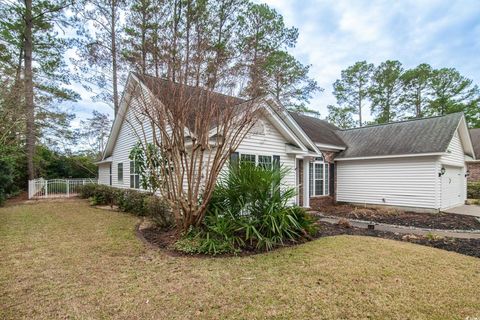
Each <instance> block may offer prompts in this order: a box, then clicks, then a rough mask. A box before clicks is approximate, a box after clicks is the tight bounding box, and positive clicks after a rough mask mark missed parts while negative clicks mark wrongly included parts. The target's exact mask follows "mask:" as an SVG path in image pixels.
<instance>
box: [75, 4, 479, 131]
mask: <svg viewBox="0 0 480 320" xmlns="http://www.w3.org/2000/svg"><path fill="white" fill-rule="evenodd" d="M266 2H267V3H268V4H269V5H270V6H272V7H273V8H275V9H276V10H277V11H278V12H280V13H281V14H282V15H283V17H284V19H285V22H286V24H287V25H289V26H295V27H297V28H298V29H299V33H300V35H299V39H298V43H297V46H296V48H295V49H293V50H292V52H293V54H294V55H295V56H296V57H297V58H298V59H300V60H301V61H302V62H303V63H305V64H311V65H312V66H311V73H310V75H311V77H312V78H314V79H315V80H316V81H317V82H318V83H319V85H320V86H321V87H322V88H324V89H325V91H324V92H322V93H319V94H317V95H316V96H315V98H314V99H313V100H312V101H311V104H310V107H311V108H312V109H316V110H318V111H320V113H321V116H322V118H323V117H325V116H326V115H327V111H326V105H327V104H334V103H335V99H334V97H333V96H332V93H331V92H332V83H333V82H334V81H335V80H336V79H337V78H338V77H339V75H340V71H341V70H342V69H345V68H346V67H348V66H350V65H352V64H353V63H355V62H356V61H360V60H367V61H368V62H372V63H374V64H378V63H380V62H382V61H384V60H387V59H393V60H399V61H401V62H402V63H403V64H404V67H405V68H411V67H415V66H416V65H418V64H420V63H423V62H425V63H429V64H430V65H432V66H433V67H434V68H440V67H454V68H456V69H458V70H459V71H460V72H461V73H462V74H463V75H465V76H467V77H469V78H471V79H473V80H474V81H475V83H477V84H480V0H458V1H452V0H416V1H414V0H412V1H411V0H397V1H394V0H390V1H380V0H349V1H347V0H331V1H330V0H302V1H298V0H267V1H266ZM75 87H76V88H79V87H78V86H75ZM80 91H81V92H79V93H80V94H81V95H82V97H83V98H84V100H83V101H81V102H79V103H76V104H74V105H73V106H72V107H73V108H74V111H75V112H76V113H77V116H78V118H85V117H86V116H88V114H89V113H91V110H93V109H97V110H99V111H102V112H109V113H110V115H113V111H112V110H111V108H110V107H108V106H106V105H103V104H94V103H92V102H90V101H89V97H88V93H86V92H84V91H83V90H80ZM365 116H366V115H365ZM367 118H368V117H367ZM75 123H76V124H77V123H78V120H77V121H76V122H75Z"/></svg>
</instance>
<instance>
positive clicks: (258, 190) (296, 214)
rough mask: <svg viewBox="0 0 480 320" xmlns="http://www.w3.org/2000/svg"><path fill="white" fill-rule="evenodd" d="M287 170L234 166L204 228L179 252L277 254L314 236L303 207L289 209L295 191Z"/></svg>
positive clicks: (214, 199) (224, 177)
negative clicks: (285, 181)
mask: <svg viewBox="0 0 480 320" xmlns="http://www.w3.org/2000/svg"><path fill="white" fill-rule="evenodd" d="M287 172H288V171H287V170H285V169H283V168H263V167H260V166H254V165H250V164H246V163H244V164H240V165H239V166H237V167H232V168H230V171H229V172H228V173H225V174H224V175H222V176H221V178H220V180H219V182H218V184H217V186H216V188H215V190H214V193H213V196H212V199H211V201H210V203H209V207H208V211H207V214H206V217H205V220H204V223H203V226H202V227H201V228H198V229H196V230H193V231H191V232H189V233H188V234H187V235H185V237H184V238H183V239H182V240H180V241H179V242H178V245H177V246H176V248H177V249H178V250H181V251H184V252H188V253H192V252H194V253H206V254H219V253H225V252H230V253H234V252H237V251H239V250H242V249H247V248H256V249H257V250H271V249H272V248H274V247H275V246H278V245H282V244H284V243H285V242H286V241H292V242H293V241H297V240H299V239H301V238H305V237H308V236H309V234H311V233H313V232H315V228H314V226H313V220H312V219H311V217H310V216H309V215H308V214H307V213H306V212H305V210H304V209H303V208H300V207H297V206H290V205H289V203H290V200H291V199H292V198H293V197H294V196H295V190H294V189H293V188H286V187H285V186H284V185H282V182H281V181H282V179H283V178H284V177H285V175H286V174H287ZM195 246H196V247H195Z"/></svg>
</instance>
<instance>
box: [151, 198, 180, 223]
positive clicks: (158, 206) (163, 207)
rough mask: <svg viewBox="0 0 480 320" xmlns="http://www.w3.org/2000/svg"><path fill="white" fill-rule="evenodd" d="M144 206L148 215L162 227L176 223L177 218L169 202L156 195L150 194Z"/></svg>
mask: <svg viewBox="0 0 480 320" xmlns="http://www.w3.org/2000/svg"><path fill="white" fill-rule="evenodd" d="M144 207H145V208H146V212H147V214H148V216H150V218H151V219H152V221H153V222H155V224H156V225H157V226H159V227H161V228H169V227H171V226H173V225H175V219H174V217H173V214H172V211H171V210H170V207H169V206H168V204H167V203H166V202H165V201H163V200H162V199H160V198H159V197H156V196H149V197H147V198H145V200H144Z"/></svg>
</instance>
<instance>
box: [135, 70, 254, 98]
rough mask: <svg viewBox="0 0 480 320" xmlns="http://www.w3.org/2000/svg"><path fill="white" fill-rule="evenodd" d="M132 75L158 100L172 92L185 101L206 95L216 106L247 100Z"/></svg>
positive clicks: (151, 77) (165, 80)
mask: <svg viewBox="0 0 480 320" xmlns="http://www.w3.org/2000/svg"><path fill="white" fill-rule="evenodd" d="M133 74H134V75H135V77H137V79H139V80H140V81H141V82H142V83H143V84H144V85H145V86H146V87H147V88H148V90H150V92H152V93H153V94H154V95H155V96H156V97H157V98H159V99H162V98H164V97H165V95H166V94H167V93H168V94H171V93H172V91H173V93H180V92H181V93H182V94H183V95H185V96H186V98H184V99H185V100H189V99H188V98H194V99H197V100H198V99H199V98H202V97H204V96H206V95H207V94H208V97H209V98H210V99H212V100H214V103H215V104H218V105H238V104H241V103H244V102H247V100H245V99H242V98H238V97H234V96H230V95H226V94H223V93H219V92H215V91H207V90H205V89H202V88H201V87H194V86H190V85H184V84H180V83H177V82H172V81H170V80H167V79H163V78H157V77H154V76H149V75H141V74H138V73H135V72H134V73H133ZM194 102H197V101H195V100H193V101H192V103H194Z"/></svg>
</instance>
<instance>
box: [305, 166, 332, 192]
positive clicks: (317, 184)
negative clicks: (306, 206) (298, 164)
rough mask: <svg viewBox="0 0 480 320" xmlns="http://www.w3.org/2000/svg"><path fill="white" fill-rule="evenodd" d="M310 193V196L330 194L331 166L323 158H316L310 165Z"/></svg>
mask: <svg viewBox="0 0 480 320" xmlns="http://www.w3.org/2000/svg"><path fill="white" fill-rule="evenodd" d="M309 169H310V170H309V171H310V172H309V181H308V186H309V189H310V190H309V193H310V196H311V197H312V196H326V195H328V194H329V185H328V184H329V172H328V170H329V165H328V163H324V162H323V159H322V158H316V159H315V161H314V162H310V164H309Z"/></svg>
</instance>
